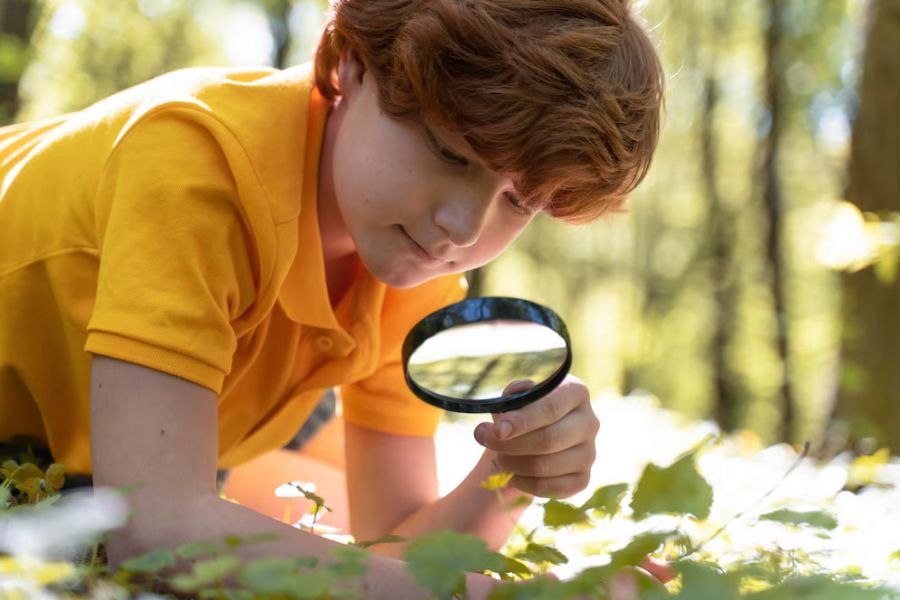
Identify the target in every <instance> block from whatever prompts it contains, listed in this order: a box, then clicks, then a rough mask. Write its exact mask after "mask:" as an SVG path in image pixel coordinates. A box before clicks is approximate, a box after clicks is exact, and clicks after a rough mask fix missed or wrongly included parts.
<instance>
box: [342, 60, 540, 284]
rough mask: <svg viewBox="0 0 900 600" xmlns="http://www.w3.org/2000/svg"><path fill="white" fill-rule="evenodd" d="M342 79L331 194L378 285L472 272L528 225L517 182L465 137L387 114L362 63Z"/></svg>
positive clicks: (346, 64)
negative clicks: (482, 158)
mask: <svg viewBox="0 0 900 600" xmlns="http://www.w3.org/2000/svg"><path fill="white" fill-rule="evenodd" d="M345 56H346V55H345ZM338 82H339V85H340V88H341V92H342V97H341V98H340V99H339V100H338V103H337V105H336V106H335V107H334V109H333V111H332V114H331V115H330V116H329V119H337V125H338V126H337V128H336V134H335V138H334V147H333V154H332V164H333V170H332V177H333V190H334V197H335V201H336V203H337V206H338V208H339V211H340V217H341V218H342V219H343V224H344V226H345V229H344V232H342V233H345V234H349V236H350V237H351V238H352V241H353V244H354V246H355V248H356V251H357V252H358V253H359V256H360V258H361V259H362V261H363V263H364V264H365V265H366V267H367V268H368V269H369V271H370V272H371V273H372V274H373V275H375V277H377V278H378V279H379V280H381V281H383V282H384V283H386V284H387V285H390V286H392V287H398V288H406V287H411V286H414V285H417V284H419V283H422V282H424V281H427V280H429V279H432V278H434V277H437V276H440V275H446V274H450V273H460V272H463V271H468V270H470V269H474V268H476V267H479V266H481V265H483V264H485V263H487V262H489V261H491V260H492V259H493V258H495V257H496V256H497V255H499V254H500V253H501V252H502V251H503V250H504V249H506V247H507V246H508V245H509V244H510V243H512V241H513V240H515V239H516V237H517V236H518V235H519V234H520V233H521V232H522V230H524V229H525V227H526V226H527V225H528V223H530V222H531V219H532V218H533V217H534V213H531V212H528V211H525V210H523V209H521V208H519V207H517V203H518V199H517V195H516V191H515V188H514V187H513V180H512V178H511V177H510V176H509V175H507V174H501V173H497V172H494V171H491V170H489V169H488V168H487V167H486V166H485V165H484V164H483V163H482V162H481V161H480V160H479V159H478V157H477V156H476V155H475V153H474V152H473V151H472V149H471V147H470V146H469V145H468V144H467V143H466V141H465V139H464V138H463V137H462V136H459V135H455V134H451V133H450V132H448V131H447V130H446V129H443V128H441V127H438V126H436V125H434V124H424V123H420V122H416V121H405V122H398V121H395V120H393V119H391V118H390V117H388V116H387V115H385V114H384V113H383V112H382V111H381V109H380V107H379V104H378V99H377V97H378V95H377V89H376V85H375V81H374V78H373V77H372V75H371V73H370V72H368V71H366V70H365V68H364V67H363V66H362V65H361V64H360V63H359V62H358V60H356V59H355V58H351V59H350V60H342V61H341V67H340V68H339V70H338ZM333 234H336V235H340V233H337V232H333Z"/></svg>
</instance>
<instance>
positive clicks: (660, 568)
mask: <svg viewBox="0 0 900 600" xmlns="http://www.w3.org/2000/svg"><path fill="white" fill-rule="evenodd" d="M640 567H641V568H642V569H644V570H645V571H647V572H648V573H650V574H651V575H653V576H654V577H656V578H657V579H658V580H659V581H660V582H661V583H668V582H669V581H672V580H673V579H675V577H676V575H677V574H676V573H675V570H674V569H672V567H670V566H669V565H668V564H666V563H664V562H659V561H657V560H653V559H652V558H650V557H649V556H645V557H644V560H642V561H641V564H640Z"/></svg>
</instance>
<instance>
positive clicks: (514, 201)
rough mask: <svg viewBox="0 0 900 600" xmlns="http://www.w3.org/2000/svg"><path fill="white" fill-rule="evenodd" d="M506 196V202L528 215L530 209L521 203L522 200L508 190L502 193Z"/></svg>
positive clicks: (530, 211) (517, 210)
mask: <svg viewBox="0 0 900 600" xmlns="http://www.w3.org/2000/svg"><path fill="white" fill-rule="evenodd" d="M503 195H504V196H505V197H506V202H507V203H508V204H509V205H510V206H511V207H512V208H513V210H515V211H516V212H519V213H521V214H523V215H530V214H531V213H532V210H531V209H530V208H528V207H527V206H525V205H524V204H522V201H521V200H520V199H519V198H518V197H517V196H516V195H515V194H511V193H509V192H506V193H505V194H503Z"/></svg>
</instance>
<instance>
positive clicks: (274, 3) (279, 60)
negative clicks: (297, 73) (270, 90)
mask: <svg viewBox="0 0 900 600" xmlns="http://www.w3.org/2000/svg"><path fill="white" fill-rule="evenodd" d="M293 5H294V2H293V0H266V1H265V2H264V3H263V6H264V7H265V9H266V16H267V17H268V20H269V33H270V34H271V36H272V42H273V43H274V44H275V52H274V55H273V56H272V66H274V67H275V68H277V69H283V68H285V67H287V66H288V64H287V63H288V51H289V50H290V48H291V41H292V40H291V27H290V22H289V20H290V16H291V8H292V7H293Z"/></svg>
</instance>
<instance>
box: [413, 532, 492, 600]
mask: <svg viewBox="0 0 900 600" xmlns="http://www.w3.org/2000/svg"><path fill="white" fill-rule="evenodd" d="M406 562H407V568H408V569H409V572H410V573H411V574H412V576H413V579H415V581H416V582H417V583H418V584H419V585H420V586H422V587H424V588H427V589H429V590H431V591H432V592H434V594H435V595H437V596H438V597H440V598H448V597H449V596H451V595H452V594H453V593H454V592H459V591H462V590H464V589H465V576H464V573H466V572H467V571H472V572H481V571H485V570H490V571H495V572H501V571H502V570H503V569H504V567H505V565H506V561H505V560H504V557H503V556H501V555H500V554H497V553H496V552H490V551H489V550H488V549H487V546H486V545H485V543H484V540H482V539H481V538H478V537H475V536H473V535H466V534H462V533H457V532H455V531H451V530H447V529H445V530H442V531H437V532H434V533H429V534H427V535H424V536H421V537H419V538H416V539H414V540H413V541H412V542H410V544H409V545H408V546H407V548H406Z"/></svg>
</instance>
